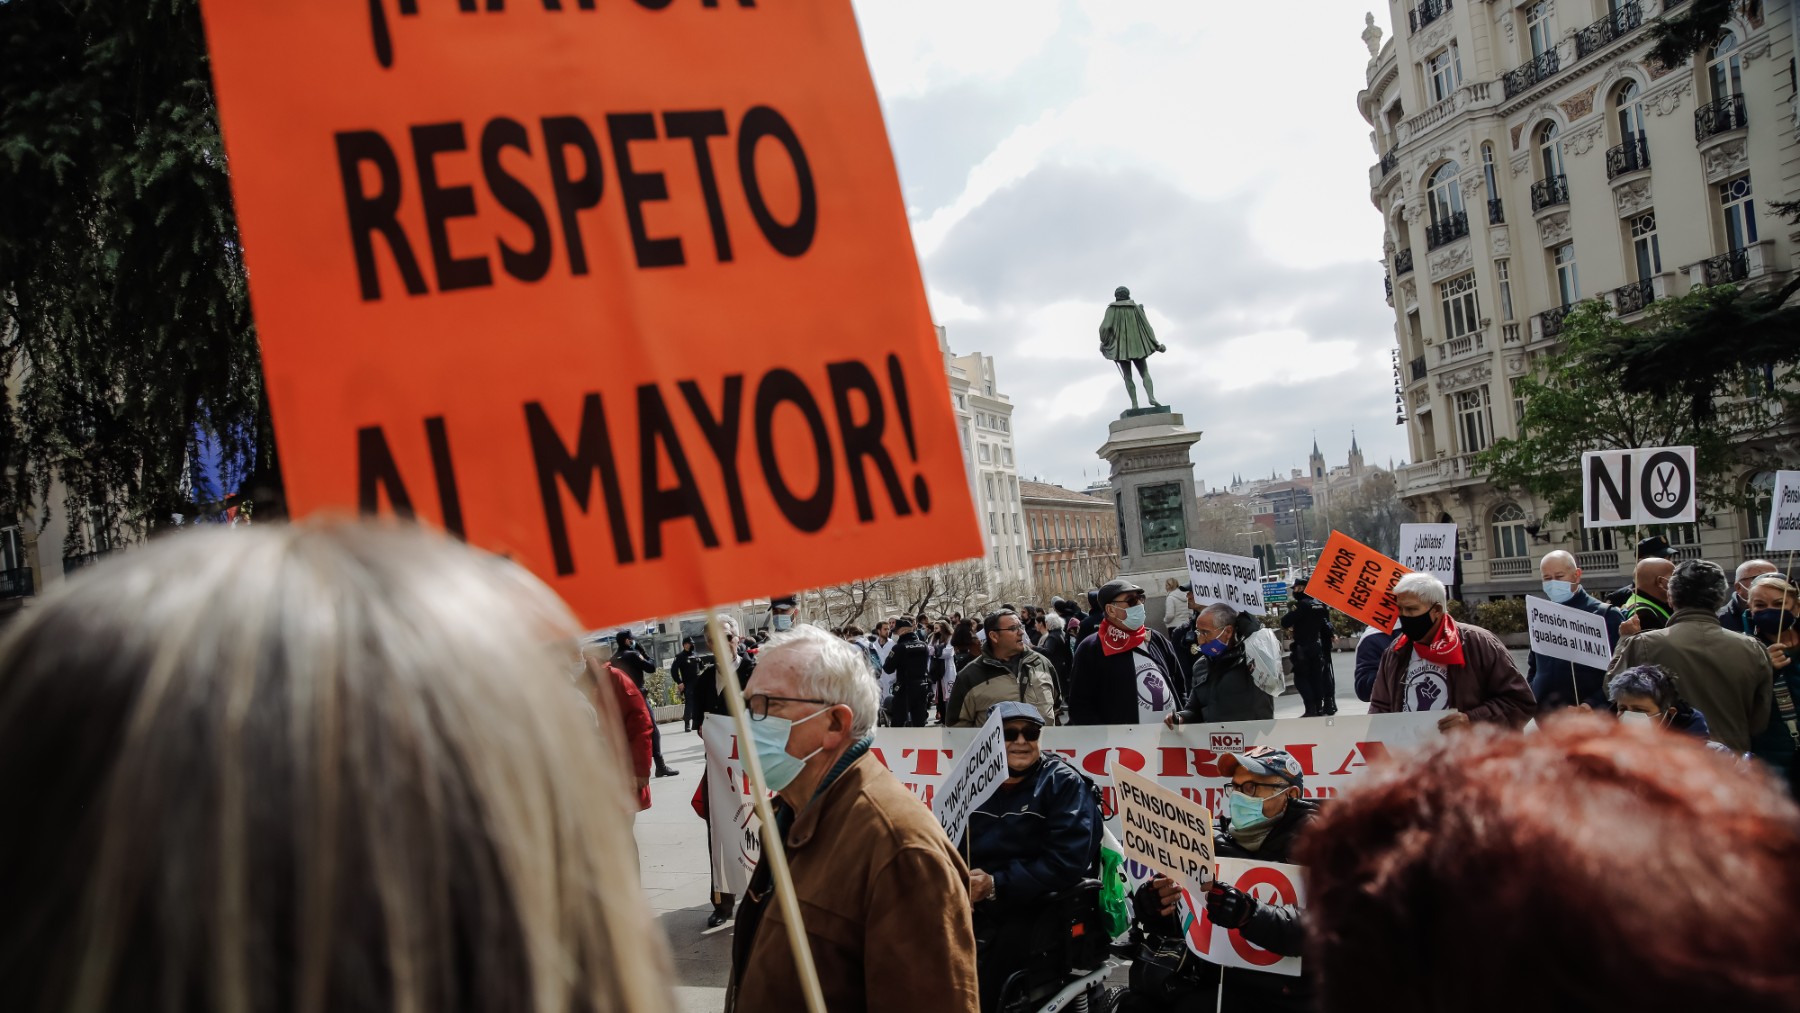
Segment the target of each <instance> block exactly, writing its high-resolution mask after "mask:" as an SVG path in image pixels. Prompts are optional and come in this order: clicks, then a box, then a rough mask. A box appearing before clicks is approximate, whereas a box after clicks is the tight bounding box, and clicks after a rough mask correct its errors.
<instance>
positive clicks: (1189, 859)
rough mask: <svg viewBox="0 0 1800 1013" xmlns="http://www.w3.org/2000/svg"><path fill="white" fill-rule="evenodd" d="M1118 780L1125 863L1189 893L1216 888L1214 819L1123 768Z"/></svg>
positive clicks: (1118, 767)
mask: <svg viewBox="0 0 1800 1013" xmlns="http://www.w3.org/2000/svg"><path fill="white" fill-rule="evenodd" d="M1112 775H1113V786H1114V788H1115V789H1116V790H1117V792H1118V794H1117V795H1116V796H1115V797H1116V798H1118V800H1119V822H1120V823H1121V824H1122V825H1123V826H1124V829H1125V832H1124V833H1122V834H1120V835H1119V843H1121V844H1123V845H1124V846H1125V848H1124V851H1125V857H1126V858H1127V859H1128V860H1131V861H1135V862H1138V863H1140V864H1142V865H1147V866H1149V867H1150V868H1152V869H1155V870H1156V871H1157V872H1160V873H1162V874H1163V875H1165V876H1167V877H1169V878H1170V879H1172V880H1174V881H1175V882H1177V883H1180V884H1181V885H1182V887H1183V888H1184V889H1187V890H1201V891H1203V890H1205V889H1206V888H1207V887H1208V886H1210V885H1212V879H1213V858H1214V855H1213V821H1212V813H1210V812H1208V811H1207V810H1206V809H1204V808H1203V807H1201V806H1199V805H1196V804H1195V803H1193V802H1190V801H1188V800H1187V799H1186V798H1183V797H1182V796H1181V794H1180V793H1179V792H1176V791H1172V790H1170V789H1168V788H1165V787H1163V786H1162V785H1160V784H1157V783H1156V782H1155V781H1153V780H1151V779H1150V778H1148V777H1145V776H1144V775H1142V774H1138V773H1134V772H1133V771H1132V769H1131V768H1130V767H1127V766H1125V765H1123V764H1115V765H1114V766H1113V769H1112Z"/></svg>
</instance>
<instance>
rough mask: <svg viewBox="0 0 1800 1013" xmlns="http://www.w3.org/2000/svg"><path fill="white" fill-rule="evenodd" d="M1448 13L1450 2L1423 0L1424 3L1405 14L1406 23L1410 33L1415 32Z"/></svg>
mask: <svg viewBox="0 0 1800 1013" xmlns="http://www.w3.org/2000/svg"><path fill="white" fill-rule="evenodd" d="M1448 13H1450V0H1425V2H1424V3H1421V4H1420V5H1419V6H1417V7H1414V8H1413V9H1412V10H1410V11H1407V12H1406V23H1407V26H1408V27H1409V28H1410V29H1411V30H1412V31H1415V32H1416V31H1418V30H1419V29H1421V28H1424V27H1425V26H1426V25H1429V24H1431V23H1432V22H1433V21H1436V20H1437V19H1438V18H1441V17H1443V16H1444V15H1445V14H1448Z"/></svg>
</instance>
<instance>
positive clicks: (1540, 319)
mask: <svg viewBox="0 0 1800 1013" xmlns="http://www.w3.org/2000/svg"><path fill="white" fill-rule="evenodd" d="M1574 308H1575V307H1573V306H1557V307H1554V308H1552V309H1547V310H1545V311H1544V312H1542V313H1539V314H1538V315H1537V316H1535V317H1532V318H1531V341H1532V343H1533V344H1536V343H1537V342H1540V341H1554V340H1556V338H1557V336H1558V335H1560V334H1562V329H1563V319H1564V318H1565V317H1567V316H1568V315H1569V312H1570V311H1571V310H1573V309H1574Z"/></svg>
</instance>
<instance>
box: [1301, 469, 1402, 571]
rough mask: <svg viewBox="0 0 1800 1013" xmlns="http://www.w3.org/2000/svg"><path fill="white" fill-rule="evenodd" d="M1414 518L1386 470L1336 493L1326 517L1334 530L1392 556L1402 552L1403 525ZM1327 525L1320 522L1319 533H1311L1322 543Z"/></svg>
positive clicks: (1391, 476) (1392, 477)
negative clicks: (1401, 532)
mask: <svg viewBox="0 0 1800 1013" xmlns="http://www.w3.org/2000/svg"><path fill="white" fill-rule="evenodd" d="M1413 519H1414V518H1413V512H1412V510H1411V509H1409V508H1408V507H1407V506H1406V504H1405V503H1404V502H1402V501H1401V499H1400V493H1399V490H1398V489H1397V488H1396V487H1395V485H1394V476H1393V475H1392V474H1391V473H1389V472H1385V471H1382V472H1376V473H1375V474H1372V475H1369V476H1368V477H1366V478H1364V479H1363V480H1362V482H1361V483H1360V484H1358V485H1357V486H1356V487H1355V488H1354V489H1351V490H1348V491H1344V492H1337V493H1334V494H1333V495H1332V498H1331V511H1330V513H1329V514H1328V515H1327V517H1326V520H1328V521H1329V522H1330V525H1331V527H1332V528H1333V529H1335V530H1338V531H1342V532H1343V533H1344V534H1346V535H1349V536H1350V537H1351V538H1354V539H1356V540H1357V541H1359V542H1361V543H1363V544H1364V545H1367V546H1368V547H1369V548H1371V549H1374V550H1375V551H1377V552H1384V553H1387V554H1388V555H1389V556H1392V555H1394V554H1396V553H1398V552H1399V551H1400V525H1402V524H1406V523H1411V522H1412V520H1413ZM1324 527H1325V525H1324V524H1320V525H1319V529H1320V530H1319V531H1318V532H1317V533H1316V534H1315V533H1313V532H1311V531H1309V532H1308V534H1312V535H1313V537H1315V538H1317V539H1318V540H1319V541H1321V542H1323V541H1324V540H1325V536H1326V535H1327V534H1328V533H1329V532H1327V531H1325V530H1323V529H1324Z"/></svg>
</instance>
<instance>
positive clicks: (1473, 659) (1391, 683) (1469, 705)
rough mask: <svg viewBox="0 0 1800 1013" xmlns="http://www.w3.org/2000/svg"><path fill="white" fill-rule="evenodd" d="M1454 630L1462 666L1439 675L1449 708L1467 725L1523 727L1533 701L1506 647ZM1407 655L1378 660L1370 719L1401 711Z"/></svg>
mask: <svg viewBox="0 0 1800 1013" xmlns="http://www.w3.org/2000/svg"><path fill="white" fill-rule="evenodd" d="M1457 628H1458V629H1459V630H1460V631H1461V632H1462V646H1463V663H1462V664H1460V665H1451V666H1449V668H1448V670H1447V671H1446V673H1445V680H1446V681H1447V682H1448V683H1449V684H1450V687H1449V688H1450V700H1449V706H1450V707H1452V708H1455V709H1456V710H1459V711H1462V712H1463V713H1464V714H1467V715H1468V716H1469V720H1470V721H1485V722H1488V723H1490V724H1497V725H1506V726H1508V727H1511V728H1523V727H1525V722H1527V721H1530V720H1531V719H1532V717H1533V715H1535V714H1536V713H1537V697H1534V696H1532V695H1531V684H1530V683H1528V682H1526V681H1525V677H1524V676H1523V675H1520V674H1519V669H1518V667H1517V666H1515V665H1514V664H1513V660H1512V655H1511V654H1510V653H1508V652H1507V650H1506V645H1505V644H1502V643H1501V642H1500V638H1499V637H1496V636H1494V635H1493V634H1492V633H1489V632H1488V631H1487V630H1484V629H1482V628H1481V627H1479V626H1471V625H1469V624H1468V623H1458V624H1457ZM1633 639H1634V640H1635V639H1636V638H1633ZM1398 642H1399V638H1398V637H1396V638H1395V643H1396V644H1398ZM1412 654H1413V648H1412V644H1410V643H1409V644H1406V645H1405V646H1403V647H1402V646H1397V647H1394V648H1392V649H1390V650H1389V651H1388V652H1387V653H1386V654H1383V655H1382V656H1381V669H1380V671H1378V672H1377V673H1376V675H1375V688H1374V689H1373V690H1372V691H1371V692H1370V693H1369V713H1370V714H1392V713H1397V712H1399V711H1403V710H1405V709H1406V700H1405V695H1406V694H1405V691H1406V669H1407V666H1408V665H1410V664H1412Z"/></svg>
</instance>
